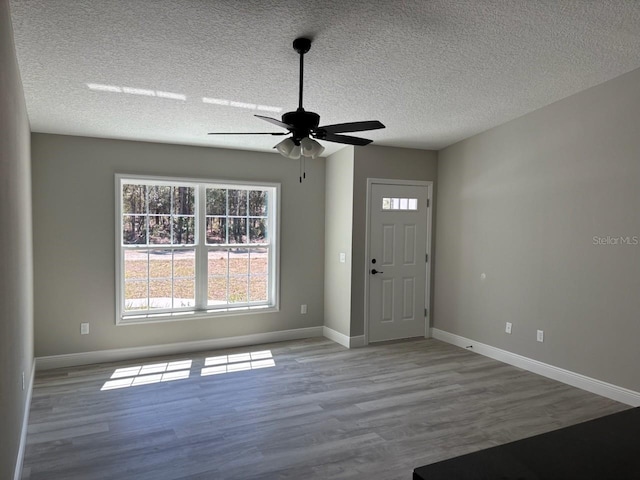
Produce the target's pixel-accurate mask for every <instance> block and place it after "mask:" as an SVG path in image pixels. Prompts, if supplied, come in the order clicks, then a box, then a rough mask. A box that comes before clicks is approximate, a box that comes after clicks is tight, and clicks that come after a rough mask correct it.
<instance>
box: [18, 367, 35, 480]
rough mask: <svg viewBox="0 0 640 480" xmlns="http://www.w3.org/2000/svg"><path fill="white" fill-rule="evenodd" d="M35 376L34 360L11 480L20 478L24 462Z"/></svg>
mask: <svg viewBox="0 0 640 480" xmlns="http://www.w3.org/2000/svg"><path fill="white" fill-rule="evenodd" d="M35 376H36V362H35V360H34V361H33V366H32V367H31V375H30V377H29V385H28V387H27V398H26V399H25V403H24V415H23V416H22V431H21V433H20V446H19V447H18V456H17V457H16V467H15V469H14V470H13V480H20V479H21V478H22V467H23V463H24V450H25V447H26V445H27V431H28V429H29V411H30V410H31V396H32V394H33V379H34V378H35Z"/></svg>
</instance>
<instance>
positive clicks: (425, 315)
mask: <svg viewBox="0 0 640 480" xmlns="http://www.w3.org/2000/svg"><path fill="white" fill-rule="evenodd" d="M424 318H427V309H426V308H425V309H424Z"/></svg>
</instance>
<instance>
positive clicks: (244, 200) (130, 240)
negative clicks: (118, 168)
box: [119, 178, 277, 318]
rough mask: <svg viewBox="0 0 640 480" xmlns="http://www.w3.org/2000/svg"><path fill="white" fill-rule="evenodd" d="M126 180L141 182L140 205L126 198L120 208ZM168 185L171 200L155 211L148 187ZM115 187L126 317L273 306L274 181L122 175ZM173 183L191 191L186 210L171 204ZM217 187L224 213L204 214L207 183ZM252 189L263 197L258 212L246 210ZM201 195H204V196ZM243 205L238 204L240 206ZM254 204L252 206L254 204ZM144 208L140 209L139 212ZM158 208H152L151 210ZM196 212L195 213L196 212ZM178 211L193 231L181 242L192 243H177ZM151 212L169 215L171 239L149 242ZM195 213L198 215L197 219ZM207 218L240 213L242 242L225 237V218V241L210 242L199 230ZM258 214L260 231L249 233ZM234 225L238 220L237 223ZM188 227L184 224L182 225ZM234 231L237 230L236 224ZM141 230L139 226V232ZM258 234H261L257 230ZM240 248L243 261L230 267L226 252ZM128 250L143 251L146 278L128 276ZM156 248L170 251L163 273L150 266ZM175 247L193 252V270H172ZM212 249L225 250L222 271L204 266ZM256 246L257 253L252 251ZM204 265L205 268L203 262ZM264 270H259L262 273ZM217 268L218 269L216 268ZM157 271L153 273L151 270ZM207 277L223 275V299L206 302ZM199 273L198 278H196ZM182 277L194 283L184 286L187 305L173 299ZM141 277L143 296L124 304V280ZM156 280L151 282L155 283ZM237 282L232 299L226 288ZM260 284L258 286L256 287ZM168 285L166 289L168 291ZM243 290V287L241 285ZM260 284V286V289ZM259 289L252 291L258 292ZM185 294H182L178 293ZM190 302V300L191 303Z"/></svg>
mask: <svg viewBox="0 0 640 480" xmlns="http://www.w3.org/2000/svg"><path fill="white" fill-rule="evenodd" d="M125 185H135V186H137V187H142V188H144V204H145V205H144V208H143V209H142V210H136V209H135V208H134V207H132V206H131V204H128V205H127V207H128V208H127V209H126V210H127V211H125V208H124V206H125V205H124V202H125V199H124V188H125ZM167 186H169V187H171V188H170V193H169V198H170V206H169V213H166V212H164V213H159V214H157V213H155V212H153V211H152V210H151V199H150V191H151V190H152V189H153V188H157V187H167ZM119 187H120V188H119V192H120V194H119V195H120V205H121V207H120V209H119V210H120V211H119V218H120V219H121V220H120V232H119V242H120V252H121V253H120V257H121V259H120V265H121V267H120V272H122V273H121V274H120V275H119V276H120V285H121V287H120V288H121V290H120V291H119V294H120V297H121V302H120V308H119V312H120V316H121V317H123V318H124V317H126V316H129V315H134V316H140V314H142V315H143V316H148V315H153V314H156V313H164V312H168V313H171V312H179V311H193V310H196V311H207V312H211V311H214V312H215V311H216V310H218V311H228V310H229V308H232V309H234V310H235V309H237V308H242V307H245V306H246V307H251V306H254V307H255V306H267V307H274V306H275V307H277V298H276V295H275V294H274V293H277V292H275V291H274V290H275V289H274V288H273V282H274V278H273V277H274V275H276V274H277V269H276V268H274V262H273V255H274V253H273V249H272V248H273V245H272V241H273V238H274V237H273V234H274V233H275V231H274V230H273V229H274V228H275V222H274V219H273V217H272V216H271V217H270V212H271V211H272V210H273V209H274V202H275V201H277V200H276V196H275V195H276V191H277V190H276V188H275V187H265V186H263V185H258V186H253V185H251V186H249V185H247V186H244V185H243V186H236V185H233V186H227V185H224V184H213V183H198V184H195V183H191V182H189V183H180V182H169V183H167V182H159V181H154V180H151V179H150V180H146V181H141V182H139V181H137V180H135V179H131V180H129V179H124V178H123V179H121V181H120V185H119ZM178 187H187V188H189V189H190V190H191V196H192V198H190V200H189V202H191V203H190V204H191V205H192V207H191V210H189V213H182V212H176V205H175V198H174V196H175V194H176V191H177V188H178ZM215 188H217V189H221V188H224V190H225V197H226V198H225V210H226V214H227V215H207V213H208V212H207V203H206V191H207V189H215ZM229 190H236V191H238V192H240V193H239V195H238V196H237V197H236V199H235V200H236V205H235V206H233V211H234V212H236V213H238V212H240V213H243V214H242V215H230V213H232V212H231V210H232V206H231V205H230V200H231V198H230V195H229ZM251 192H261V194H260V196H258V197H257V198H258V199H259V200H260V201H262V202H263V204H260V202H258V207H257V208H258V209H261V211H260V212H259V213H263V215H251V213H252V211H251V210H252V206H251V204H250V201H251V199H252V198H253V197H252V193H251ZM203 200H204V201H203ZM239 208H242V210H239ZM253 209H254V210H255V207H254V208H253ZM141 211H142V212H144V213H140V212H141ZM156 212H157V210H156ZM198 212H200V213H198ZM178 216H182V217H189V218H193V219H194V222H193V227H194V231H193V232H192V233H191V235H189V237H188V238H186V239H184V242H193V243H184V242H183V243H181V244H177V243H174V242H176V232H175V225H174V222H173V221H171V220H173V218H175V217H178ZM127 217H128V218H129V219H134V220H132V223H131V228H132V232H133V235H130V236H129V237H125V231H126V229H127V228H128V226H127V225H126V222H127ZM151 217H166V218H169V219H170V221H169V225H168V228H169V235H170V237H169V242H170V243H152V242H154V241H156V240H157V239H154V237H153V235H154V233H153V232H152V226H151ZM198 217H200V219H201V220H200V221H199V220H198ZM136 218H144V225H143V226H142V227H140V224H139V223H135V222H136V221H137V220H135V219H136ZM208 218H221V219H234V218H239V219H243V220H244V222H245V225H244V229H243V228H240V229H239V231H240V233H244V235H240V236H239V237H238V238H237V239H238V240H239V241H241V242H244V243H229V240H230V227H231V224H230V222H229V221H227V222H226V225H225V236H224V238H225V240H226V242H227V243H225V244H215V243H214V244H210V243H208V240H207V235H206V234H205V233H204V232H206V230H207V222H206V220H207V219H208ZM256 219H258V220H260V221H262V222H263V223H262V224H260V225H258V226H257V227H256V228H260V231H261V233H255V235H252V228H253V227H254V224H253V223H252V222H255V220H256ZM236 227H237V226H236ZM136 228H144V230H145V232H144V240H145V241H146V243H145V244H142V243H137V240H136V238H135V229H136ZM187 228H189V227H187ZM237 231H238V230H237ZM140 233H142V232H140ZM261 235H262V236H261ZM256 237H258V238H259V239H260V240H263V241H262V242H260V241H258V242H255V241H254V242H251V240H255V239H256ZM239 249H242V250H243V251H244V252H242V254H241V256H240V257H239V260H240V263H244V264H245V266H243V267H242V268H241V269H240V270H235V271H231V265H232V261H231V258H230V254H231V252H232V251H233V250H236V251H237V250H239ZM128 251H131V252H133V251H138V252H140V253H143V254H144V255H145V257H146V262H145V263H146V278H138V277H129V272H128V269H129V265H128V264H126V262H125V259H126V252H128ZM154 251H155V252H158V251H167V253H169V256H170V259H168V262H169V267H168V268H169V271H170V275H171V276H170V277H167V276H166V275H162V276H159V274H158V273H157V272H155V273H154V271H153V267H154V266H153V264H152V262H153V261H154V260H152V256H153V254H154ZM179 251H192V252H194V257H193V259H192V262H191V267H190V268H193V269H194V270H195V271H194V272H193V276H185V275H180V274H178V272H177V270H176V269H177V259H176V253H177V252H179ZM213 251H222V252H226V260H225V263H226V269H225V272H224V275H211V272H209V252H213ZM256 252H259V253H256ZM259 254H262V258H264V262H265V264H264V267H263V269H262V270H261V269H260V268H259V269H258V270H257V271H255V272H254V271H253V270H252V263H253V261H254V257H253V256H254V255H256V258H258V257H257V255H259ZM199 259H201V260H202V261H201V260H199ZM203 267H204V268H203ZM262 272H264V273H262ZM221 273H222V272H221ZM153 275H156V276H153ZM211 278H219V279H221V280H224V283H225V298H224V302H215V303H213V304H212V303H211V302H210V301H209V300H210V298H209V285H208V282H209V280H210V279H211ZM199 279H200V280H199ZM185 281H192V282H193V285H192V286H191V287H189V290H190V291H191V292H192V295H193V296H190V299H189V298H187V299H186V300H187V301H188V302H190V303H191V304H190V305H188V306H184V305H182V306H181V305H177V302H178V301H179V300H178V299H177V298H176V294H177V292H176V289H177V286H178V284H180V285H181V286H184V285H185V284H187V285H188V283H187V282H185ZM142 282H145V283H146V299H142V300H141V301H140V305H138V307H139V308H128V306H127V301H128V300H129V298H127V288H126V287H127V285H130V284H133V283H142ZM154 282H155V283H154ZM162 282H167V291H168V293H169V299H170V301H168V300H166V299H165V304H164V305H154V304H153V299H154V298H155V297H154V292H153V291H152V288H154V287H157V288H161V287H163V286H162V285H161V284H162ZM238 284H244V286H243V289H244V292H240V294H239V295H238V296H236V300H237V301H234V298H233V295H232V294H233V292H230V289H231V287H232V285H233V286H237V285H238ZM258 289H259V290H258ZM169 290H170V291H169ZM240 290H242V288H241V289H240ZM263 290H264V291H263ZM258 291H259V293H255V292H258ZM182 300H184V299H182ZM194 303H195V304H194Z"/></svg>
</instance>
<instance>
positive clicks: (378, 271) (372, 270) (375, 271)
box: [371, 268, 384, 275]
mask: <svg viewBox="0 0 640 480" xmlns="http://www.w3.org/2000/svg"><path fill="white" fill-rule="evenodd" d="M376 273H384V272H381V271H380V270H376V269H375V268H373V269H371V274H372V275H375V274H376Z"/></svg>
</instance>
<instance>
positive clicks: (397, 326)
mask: <svg viewBox="0 0 640 480" xmlns="http://www.w3.org/2000/svg"><path fill="white" fill-rule="evenodd" d="M428 195H429V189H428V187H427V186H426V185H425V186H422V185H385V184H378V183H373V184H371V196H370V210H369V211H370V217H369V232H368V233H369V258H368V259H367V261H368V272H369V273H368V276H369V281H368V283H369V341H370V342H379V341H383V340H394V339H399V338H410V337H418V336H420V337H424V336H425V332H426V316H425V298H426V278H427V260H428V258H427V209H428V203H427V202H428Z"/></svg>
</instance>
